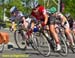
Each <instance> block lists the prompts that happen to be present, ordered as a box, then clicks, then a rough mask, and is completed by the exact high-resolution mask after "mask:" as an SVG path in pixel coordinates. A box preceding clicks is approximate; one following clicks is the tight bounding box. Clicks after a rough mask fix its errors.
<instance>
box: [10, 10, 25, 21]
mask: <svg viewBox="0 0 75 58" xmlns="http://www.w3.org/2000/svg"><path fill="white" fill-rule="evenodd" d="M23 16H24V15H23V14H22V12H20V11H19V12H18V13H17V15H16V16H11V18H10V19H11V21H13V20H16V19H17V20H21V18H22V17H23Z"/></svg>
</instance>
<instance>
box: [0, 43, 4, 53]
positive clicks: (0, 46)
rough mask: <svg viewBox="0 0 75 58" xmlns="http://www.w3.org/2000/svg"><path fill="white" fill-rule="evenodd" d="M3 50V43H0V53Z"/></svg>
mask: <svg viewBox="0 0 75 58" xmlns="http://www.w3.org/2000/svg"><path fill="white" fill-rule="evenodd" d="M3 50H4V43H2V44H0V53H2V52H3Z"/></svg>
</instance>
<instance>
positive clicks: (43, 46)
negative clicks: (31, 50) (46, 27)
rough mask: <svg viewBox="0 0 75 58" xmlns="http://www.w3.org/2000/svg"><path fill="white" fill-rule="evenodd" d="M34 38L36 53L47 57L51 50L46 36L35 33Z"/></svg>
mask: <svg viewBox="0 0 75 58" xmlns="http://www.w3.org/2000/svg"><path fill="white" fill-rule="evenodd" d="M34 36H36V37H35V38H36V41H37V50H38V52H39V53H40V54H41V55H43V56H45V57H46V56H49V55H50V52H51V49H50V44H49V42H48V40H47V38H46V36H44V34H43V33H41V32H37V33H35V35H34Z"/></svg>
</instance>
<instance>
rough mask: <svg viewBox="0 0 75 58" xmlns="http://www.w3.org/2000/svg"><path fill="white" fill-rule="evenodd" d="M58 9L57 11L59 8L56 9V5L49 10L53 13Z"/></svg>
mask: <svg viewBox="0 0 75 58" xmlns="http://www.w3.org/2000/svg"><path fill="white" fill-rule="evenodd" d="M56 11H57V10H56V8H55V7H51V8H50V9H49V12H50V13H52V14H53V13H55V12H56Z"/></svg>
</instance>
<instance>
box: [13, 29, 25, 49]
mask: <svg viewBox="0 0 75 58" xmlns="http://www.w3.org/2000/svg"><path fill="white" fill-rule="evenodd" d="M14 38H15V42H16V44H17V46H18V48H19V49H22V50H24V49H25V48H26V40H25V31H23V30H16V31H15V32H14Z"/></svg>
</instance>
